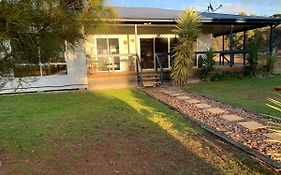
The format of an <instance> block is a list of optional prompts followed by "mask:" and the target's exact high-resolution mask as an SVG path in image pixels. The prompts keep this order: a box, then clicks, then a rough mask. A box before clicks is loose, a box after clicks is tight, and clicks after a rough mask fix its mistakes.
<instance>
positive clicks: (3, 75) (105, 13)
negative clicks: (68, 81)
mask: <svg viewBox="0 0 281 175" xmlns="http://www.w3.org/2000/svg"><path fill="white" fill-rule="evenodd" d="M0 12H1V13H0V88H1V86H2V87H3V86H4V84H5V83H7V82H9V81H11V79H13V75H14V74H15V72H17V71H18V70H19V69H22V68H23V67H24V68H25V69H28V70H29V69H30V70H29V71H32V69H34V67H36V66H38V65H39V64H40V62H44V63H48V62H51V61H56V60H57V59H59V56H58V54H59V53H60V52H62V51H64V49H65V42H67V43H68V46H72V48H73V47H74V46H75V45H77V44H78V43H79V42H80V41H81V40H82V39H83V38H84V32H83V30H82V29H83V28H87V29H94V28H96V27H97V26H99V25H100V24H102V23H104V19H109V18H111V17H112V15H113V14H112V11H111V9H110V8H107V7H105V6H104V0H1V1H0ZM23 64H24V65H25V66H21V65H23ZM20 79H21V78H20Z"/></svg>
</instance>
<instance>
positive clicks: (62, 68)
mask: <svg viewBox="0 0 281 175" xmlns="http://www.w3.org/2000/svg"><path fill="white" fill-rule="evenodd" d="M113 9H114V11H115V12H116V13H117V14H118V15H119V16H120V17H119V18H118V19H116V20H114V21H115V23H113V24H111V25H110V26H109V28H107V29H100V30H96V31H95V33H91V34H89V35H87V39H86V41H85V42H84V43H82V44H81V45H80V46H77V47H76V48H75V49H74V51H73V50H69V49H66V51H65V52H64V54H63V56H64V58H65V61H61V62H59V63H52V64H50V63H48V64H40V66H39V68H38V70H37V73H35V74H34V75H32V73H29V74H28V75H29V77H30V76H31V77H35V79H36V81H30V82H29V83H24V84H22V86H19V87H18V86H17V83H16V82H17V80H18V79H17V78H16V79H15V80H14V81H12V82H10V83H8V84H7V85H6V86H5V87H4V88H3V89H2V91H1V93H13V92H14V91H15V89H18V91H19V92H32V91H50V90H65V89H105V88H112V87H113V86H114V87H128V86H142V85H147V86H153V85H155V84H157V83H161V81H163V79H165V76H166V78H167V77H169V76H168V75H169V72H170V70H171V63H172V59H173V58H172V54H171V51H172V50H173V48H174V47H175V46H176V45H177V36H176V35H175V34H174V32H173V30H174V29H175V25H176V19H177V18H178V17H179V16H180V15H181V14H182V12H183V11H181V10H172V9H158V8H133V7H114V8H113ZM199 17H200V21H201V22H202V27H201V35H200V37H199V38H198V40H197V45H196V50H197V52H196V58H195V59H194V60H195V61H194V68H195V70H196V68H197V67H198V58H199V57H200V54H204V51H205V50H206V49H207V48H210V47H212V46H213V41H214V40H213V39H214V37H217V36H226V35H229V36H230V48H229V50H225V47H223V48H222V50H221V51H218V52H217V54H218V55H219V57H218V60H217V63H218V65H221V66H222V67H226V66H225V65H227V67H232V68H235V66H236V65H240V67H241V65H243V64H246V60H245V55H246V51H245V48H244V50H240V51H237V50H234V47H233V34H234V33H236V32H243V31H244V34H245V33H246V31H247V30H251V29H256V28H261V27H266V26H270V28H271V35H270V43H269V48H268V50H267V52H272V49H273V46H272V29H273V28H274V27H276V26H277V25H279V24H280V23H281V19H280V18H266V17H257V16H239V15H230V14H220V13H208V12H203V13H199ZM245 38H246V35H244V45H245V41H246V40H245ZM223 41H224V40H223ZM225 44H226V43H224V42H223V45H225ZM66 48H67V47H66ZM237 54H240V55H241V54H242V55H243V59H242V60H241V59H239V60H238V59H237V60H236V59H235V55H237ZM223 65H224V66H223ZM46 66H49V67H50V66H53V68H54V70H55V71H49V73H45V72H46V71H45V67H46ZM50 72H51V73H50ZM21 79H22V78H21ZM159 80H161V81H159Z"/></svg>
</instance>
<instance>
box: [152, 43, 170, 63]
mask: <svg viewBox="0 0 281 175" xmlns="http://www.w3.org/2000/svg"><path fill="white" fill-rule="evenodd" d="M168 44H169V43H168V38H155V53H168V50H169V47H168ZM159 59H160V61H161V63H162V66H163V68H169V56H168V55H167V56H159Z"/></svg>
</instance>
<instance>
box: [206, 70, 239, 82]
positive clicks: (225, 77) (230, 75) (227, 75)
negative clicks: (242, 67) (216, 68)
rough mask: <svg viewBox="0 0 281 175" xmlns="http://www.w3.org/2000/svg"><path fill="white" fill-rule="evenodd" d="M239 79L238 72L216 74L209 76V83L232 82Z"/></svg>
mask: <svg viewBox="0 0 281 175" xmlns="http://www.w3.org/2000/svg"><path fill="white" fill-rule="evenodd" d="M241 78H242V77H241V75H240V74H239V73H238V72H221V73H219V72H217V73H215V74H213V75H212V76H211V78H210V81H220V80H232V79H241Z"/></svg>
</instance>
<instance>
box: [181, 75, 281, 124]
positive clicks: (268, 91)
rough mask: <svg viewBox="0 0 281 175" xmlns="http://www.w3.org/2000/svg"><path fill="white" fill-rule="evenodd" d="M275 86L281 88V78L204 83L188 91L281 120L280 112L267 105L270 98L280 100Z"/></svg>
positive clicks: (192, 86) (189, 88) (189, 87)
mask: <svg viewBox="0 0 281 175" xmlns="http://www.w3.org/2000/svg"><path fill="white" fill-rule="evenodd" d="M275 86H281V76H275V77H271V78H244V79H241V80H225V81H216V82H202V83H198V84H192V85H188V86H187V88H186V90H187V91H189V92H192V93H195V94H199V95H204V96H207V97H210V98H213V99H216V100H219V101H222V102H225V103H227V104H231V105H235V106H237V107H242V108H244V109H247V110H249V111H252V112H257V113H261V114H266V115H271V116H275V117H277V118H280V119H281V113H280V111H278V110H274V109H272V108H270V107H268V106H267V105H266V104H268V103H270V102H269V100H268V98H274V99H279V98H280V96H279V95H278V94H277V92H276V91H275V90H274V87H275Z"/></svg>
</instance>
